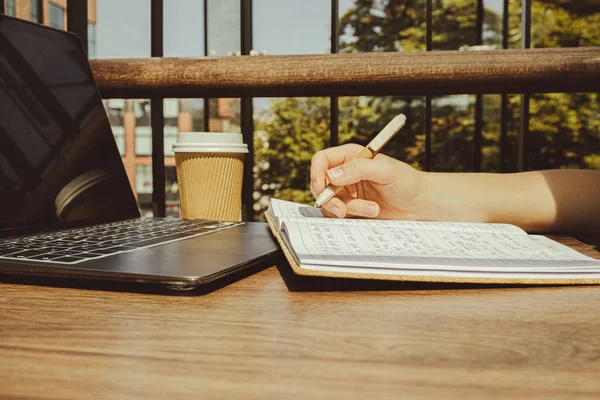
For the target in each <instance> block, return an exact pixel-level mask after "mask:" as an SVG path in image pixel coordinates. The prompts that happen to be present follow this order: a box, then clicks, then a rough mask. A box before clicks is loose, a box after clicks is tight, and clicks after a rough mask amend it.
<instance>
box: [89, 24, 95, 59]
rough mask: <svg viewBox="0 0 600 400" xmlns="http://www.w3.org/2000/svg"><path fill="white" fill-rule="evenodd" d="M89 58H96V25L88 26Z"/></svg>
mask: <svg viewBox="0 0 600 400" xmlns="http://www.w3.org/2000/svg"><path fill="white" fill-rule="evenodd" d="M88 58H96V24H88Z"/></svg>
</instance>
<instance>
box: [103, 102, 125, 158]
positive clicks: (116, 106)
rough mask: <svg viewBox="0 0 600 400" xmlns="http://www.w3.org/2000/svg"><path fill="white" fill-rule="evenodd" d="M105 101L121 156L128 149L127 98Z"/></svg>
mask: <svg viewBox="0 0 600 400" xmlns="http://www.w3.org/2000/svg"><path fill="white" fill-rule="evenodd" d="M103 103H104V107H105V108H106V113H107V114H108V119H109V121H110V126H111V127H112V131H113V134H114V136H115V141H116V142H117V147H118V148H119V153H120V154H121V156H124V155H125V154H126V153H125V152H126V150H127V146H126V139H125V137H126V135H125V100H123V99H110V100H104V101H103Z"/></svg>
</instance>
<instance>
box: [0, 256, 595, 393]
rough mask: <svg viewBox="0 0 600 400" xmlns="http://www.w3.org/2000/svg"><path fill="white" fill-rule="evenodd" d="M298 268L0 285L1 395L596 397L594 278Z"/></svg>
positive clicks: (282, 267)
mask: <svg viewBox="0 0 600 400" xmlns="http://www.w3.org/2000/svg"><path fill="white" fill-rule="evenodd" d="M590 254H593V253H590ZM288 273H289V271H287V269H286V267H285V266H279V268H274V267H273V268H269V269H266V270H263V271H262V272H259V273H257V274H254V275H252V276H250V277H247V278H245V279H242V280H240V281H238V282H235V283H233V284H231V285H229V286H227V287H224V288H222V289H220V290H216V291H214V292H212V293H208V294H205V295H202V296H165V295H159V294H141V293H128V292H119V291H99V290H91V289H81V288H61V287H45V286H33V285H24V284H0V398H2V399H7V398H8V399H13V398H15V399H16V398H19V399H20V398H44V399H50V398H57V399H58V398H60V399H66V398H69V399H83V398H111V399H114V398H172V399H175V398H203V399H206V398H235V399H242V398H243V399H252V398H256V399H265V398H289V397H292V396H293V397H304V398H311V399H312V398H323V399H332V398H339V399H342V398H344V399H345V398H365V396H366V395H375V397H374V398H384V397H388V398H399V397H401V396H403V397H412V398H432V399H437V398H462V399H470V398H492V397H493V398H498V397H515V396H516V397H534V398H543V399H547V398H599V397H600V287H593V286H587V287H586V286H583V287H493V288H482V287H474V286H467V287H461V286H454V287H450V288H445V287H441V286H431V285H430V286H427V285H423V284H421V285H419V286H410V285H406V284H404V286H402V285H398V286H397V287H395V288H391V287H388V288H387V289H388V290H383V291H382V290H377V291H373V290H360V291H352V290H347V291H342V290H339V291H333V292H331V291H329V292H325V291H310V292H303V291H290V290H288V286H286V284H285V283H284V280H283V279H282V274H283V276H286V280H287V282H288V284H290V288H292V289H294V283H293V282H291V281H290V279H292V281H293V277H292V276H288V275H287V274H288ZM302 285H303V284H302V283H301V282H300V284H299V285H297V287H296V288H295V290H296V289H298V288H302ZM309 285H310V283H309ZM313 287H315V286H313ZM380 289H381V288H380Z"/></svg>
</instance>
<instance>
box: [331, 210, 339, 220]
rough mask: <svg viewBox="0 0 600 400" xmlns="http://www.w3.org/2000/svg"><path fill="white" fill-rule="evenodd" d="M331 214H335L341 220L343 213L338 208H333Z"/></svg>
mask: <svg viewBox="0 0 600 400" xmlns="http://www.w3.org/2000/svg"><path fill="white" fill-rule="evenodd" d="M331 212H332V213H334V214H335V215H336V216H337V217H338V218H340V214H341V211H340V209H339V208H337V207H331Z"/></svg>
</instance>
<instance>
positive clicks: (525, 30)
mask: <svg viewBox="0 0 600 400" xmlns="http://www.w3.org/2000/svg"><path fill="white" fill-rule="evenodd" d="M521 8H522V9H521V47H522V48H523V49H529V48H530V47H531V0H522V1H521ZM529 97H530V95H529V93H523V94H522V95H521V116H520V124H519V125H520V129H519V159H518V167H519V171H525V170H527V169H528V165H527V161H526V159H527V151H528V148H527V136H528V135H529Z"/></svg>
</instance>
